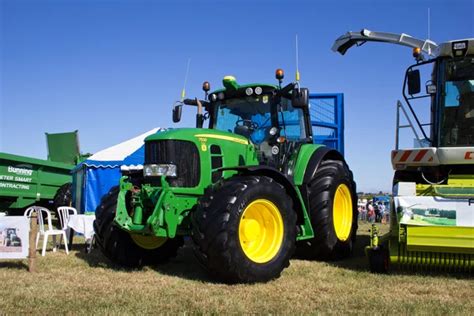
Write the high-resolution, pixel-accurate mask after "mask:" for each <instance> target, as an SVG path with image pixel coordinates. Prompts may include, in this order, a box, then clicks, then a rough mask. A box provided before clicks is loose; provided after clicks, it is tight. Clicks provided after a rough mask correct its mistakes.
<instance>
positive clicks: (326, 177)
mask: <svg viewBox="0 0 474 316" xmlns="http://www.w3.org/2000/svg"><path fill="white" fill-rule="evenodd" d="M308 197H309V204H310V209H309V213H310V218H311V224H312V226H313V230H314V235H315V236H314V238H312V239H310V240H305V241H302V242H301V243H300V244H299V245H298V246H299V254H300V255H302V256H303V257H306V258H317V259H323V260H334V259H341V258H344V257H347V256H349V255H350V253H351V251H352V247H353V243H354V242H355V237H356V232H357V215H358V212H357V194H356V188H355V182H354V180H353V176H352V172H351V171H350V170H349V168H348V167H347V164H346V163H344V162H343V161H339V160H325V161H322V162H321V164H320V165H319V167H318V170H317V171H316V174H315V176H314V178H313V179H311V182H310V183H309V184H308Z"/></svg>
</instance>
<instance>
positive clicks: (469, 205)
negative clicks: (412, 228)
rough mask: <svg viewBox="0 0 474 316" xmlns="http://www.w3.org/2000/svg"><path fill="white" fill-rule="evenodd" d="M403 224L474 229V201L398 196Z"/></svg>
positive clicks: (396, 202)
mask: <svg viewBox="0 0 474 316" xmlns="http://www.w3.org/2000/svg"><path fill="white" fill-rule="evenodd" d="M394 203H395V208H396V210H397V214H398V218H399V219H400V223H401V224H410V225H436V226H463V227H474V201H472V200H468V199H447V198H441V197H436V196H396V197H394Z"/></svg>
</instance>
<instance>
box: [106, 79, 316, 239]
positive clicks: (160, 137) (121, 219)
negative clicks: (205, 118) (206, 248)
mask: <svg viewBox="0 0 474 316" xmlns="http://www.w3.org/2000/svg"><path fill="white" fill-rule="evenodd" d="M224 86H225V89H223V90H217V91H215V92H213V93H218V92H221V91H230V90H237V89H239V91H240V90H242V89H246V88H248V87H252V88H254V87H257V86H260V87H262V88H267V89H270V90H275V89H278V87H277V86H273V85H265V84H250V85H241V86H240V85H238V84H237V82H236V80H235V79H233V78H226V79H225V80H224ZM267 93H268V91H267ZM164 140H180V141H186V142H191V143H192V144H193V145H194V146H195V147H196V148H197V151H198V155H199V163H200V166H199V170H200V178H199V182H198V183H197V185H196V186H195V187H175V186H170V184H169V183H168V181H167V180H166V177H160V178H159V179H160V181H159V182H158V181H157V182H158V183H157V182H153V183H154V184H151V183H143V184H141V186H140V188H139V189H138V190H137V188H136V187H135V188H134V186H133V185H132V183H131V181H132V180H131V179H129V178H128V177H122V178H121V180H120V193H119V197H118V201H117V213H116V217H115V221H116V223H117V224H118V225H119V227H121V228H122V229H124V230H125V231H128V232H129V233H139V234H145V235H153V236H158V237H168V238H173V237H175V236H177V235H189V234H190V232H191V228H192V227H191V221H190V214H191V212H192V211H193V209H194V208H195V207H196V205H197V204H198V200H199V198H200V197H202V196H203V195H204V194H205V192H206V189H208V188H210V187H211V186H212V185H214V183H213V180H212V174H213V172H216V170H217V169H216V168H213V167H212V158H216V157H218V158H221V159H222V167H223V168H233V167H239V166H258V165H260V161H259V157H261V156H259V155H258V147H257V146H256V145H254V144H252V142H251V141H250V140H249V139H247V138H246V137H244V136H241V135H237V134H234V133H230V132H224V131H220V130H215V129H205V128H181V129H171V130H168V131H165V132H161V133H158V134H154V135H151V136H148V137H147V138H146V139H145V142H146V143H148V142H156V141H164ZM212 146H218V147H220V150H221V152H220V153H211V148H212ZM320 147H322V146H321V145H314V144H303V145H301V146H299V147H298V146H297V148H299V149H298V150H296V151H295V152H294V153H293V154H292V156H291V157H290V159H289V160H288V161H287V162H286V163H287V164H288V166H287V167H288V168H282V170H284V169H285V170H289V171H288V177H289V178H291V180H293V182H294V184H295V189H296V196H295V200H296V203H295V208H299V209H301V210H302V224H301V225H300V227H299V228H300V229H299V233H298V236H297V240H305V239H309V238H312V237H314V235H315V232H314V230H313V227H312V226H311V221H310V218H309V214H308V211H307V209H306V206H305V199H306V197H303V196H302V193H301V192H302V191H301V188H302V185H303V178H304V173H305V171H306V168H307V165H308V162H309V160H310V158H311V156H312V155H313V154H314V153H315V152H316V151H317V150H318V148H320ZM146 148H147V147H146ZM178 173H179V168H178ZM235 174H236V171H232V170H225V171H223V172H222V178H224V179H227V178H230V177H231V176H233V175H235ZM128 191H133V192H134V193H133V194H132V195H133V198H132V203H130V202H128V203H127V199H129V198H130V197H129V195H130V193H127V192H128ZM127 194H128V195H127ZM127 205H129V206H130V207H129V209H127Z"/></svg>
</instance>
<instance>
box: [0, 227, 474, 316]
mask: <svg viewBox="0 0 474 316" xmlns="http://www.w3.org/2000/svg"><path fill="white" fill-rule="evenodd" d="M383 229H386V226H385V225H384V227H383ZM367 230H368V225H361V228H360V229H359V231H360V238H359V239H358V243H357V246H356V249H355V254H354V257H352V258H350V259H348V260H345V261H341V262H331V263H327V262H315V261H304V260H297V259H294V260H292V261H291V265H290V267H289V268H288V269H286V270H284V272H283V274H282V276H281V277H280V278H279V279H277V280H274V281H272V282H269V283H266V284H254V285H225V284H219V283H215V282H213V281H212V280H210V279H209V278H208V276H207V274H206V272H205V271H203V270H202V269H201V268H200V266H199V265H198V264H197V262H196V261H195V260H194V258H193V254H192V250H191V249H190V247H184V248H183V249H181V250H180V253H179V255H178V257H177V258H175V259H173V260H171V261H170V262H169V263H167V264H164V265H161V266H155V267H145V268H144V269H143V270H140V271H126V270H121V269H118V268H117V267H115V266H113V265H112V264H111V263H110V262H108V261H107V260H106V259H105V258H104V257H103V256H102V255H101V254H100V252H99V251H98V250H95V251H93V252H92V253H91V254H89V255H86V254H85V253H84V251H83V245H82V244H80V242H81V240H80V239H79V238H75V242H76V244H75V245H74V249H73V251H72V252H71V253H70V254H69V256H66V254H65V253H64V250H60V251H59V252H56V253H53V252H51V251H50V252H48V253H47V254H46V257H41V256H39V257H38V258H39V259H38V268H39V272H38V273H36V274H30V273H29V272H28V271H27V266H26V261H0V284H1V287H2V291H1V293H2V294H1V296H2V297H1V299H0V314H23V313H33V314H49V313H55V314H57V313H60V314H92V313H94V314H157V313H160V314H162V313H166V314H185V313H197V314H203V313H205V314H222V313H225V314H248V313H252V314H292V315H294V314H422V315H446V314H458V315H469V314H471V315H472V314H473V311H474V282H473V280H472V279H470V276H466V275H457V276H455V275H446V274H444V275H439V274H438V275H436V274H434V275H417V274H392V275H374V274H371V273H369V272H368V271H367V263H366V260H365V258H364V254H363V247H364V246H365V245H366V244H367V242H368V236H367V234H368V233H367Z"/></svg>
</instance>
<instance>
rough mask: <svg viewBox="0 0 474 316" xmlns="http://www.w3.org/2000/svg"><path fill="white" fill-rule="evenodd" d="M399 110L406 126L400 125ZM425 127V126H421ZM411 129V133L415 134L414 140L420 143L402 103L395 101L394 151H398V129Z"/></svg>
mask: <svg viewBox="0 0 474 316" xmlns="http://www.w3.org/2000/svg"><path fill="white" fill-rule="evenodd" d="M400 109H402V112H403V115H404V116H405V119H406V120H407V122H408V124H406V125H400ZM423 125H425V124H423ZM408 127H409V128H411V130H412V131H413V134H415V137H416V139H417V140H418V142H419V143H421V139H420V136H419V135H418V133H417V132H416V129H415V127H414V125H413V123H412V121H411V119H410V117H409V116H408V113H407V111H406V110H405V107H404V106H403V103H402V102H401V101H400V100H398V101H397V124H396V130H395V149H396V150H398V148H399V140H400V129H402V128H408Z"/></svg>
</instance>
